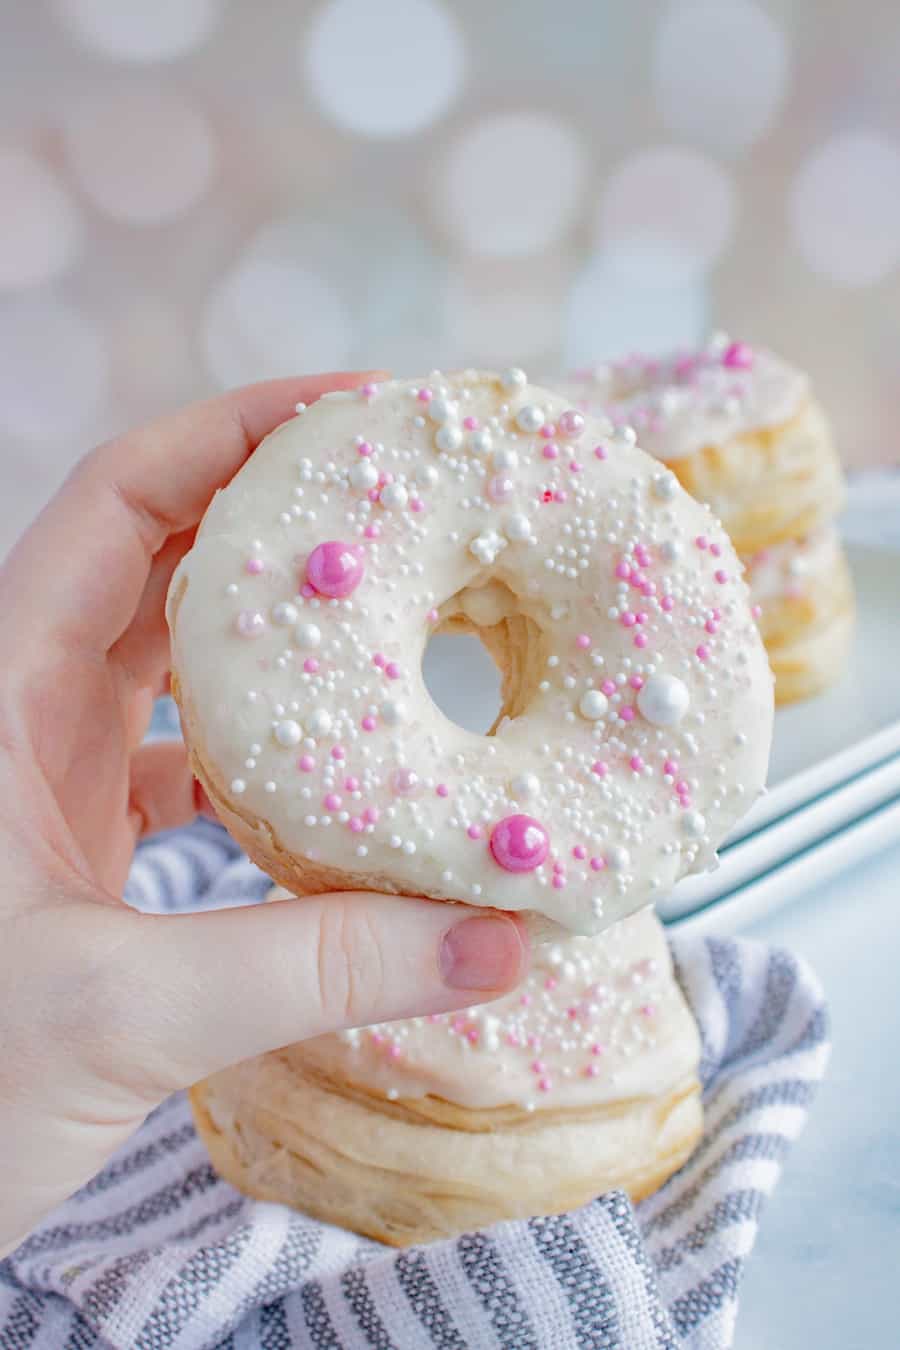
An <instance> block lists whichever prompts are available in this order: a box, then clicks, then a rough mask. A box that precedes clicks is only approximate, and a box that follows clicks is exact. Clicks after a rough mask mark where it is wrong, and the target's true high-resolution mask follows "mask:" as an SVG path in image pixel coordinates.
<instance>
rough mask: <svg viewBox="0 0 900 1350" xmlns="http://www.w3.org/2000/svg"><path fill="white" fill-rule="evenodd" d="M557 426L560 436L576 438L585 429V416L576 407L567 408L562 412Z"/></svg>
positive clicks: (570, 438)
mask: <svg viewBox="0 0 900 1350" xmlns="http://www.w3.org/2000/svg"><path fill="white" fill-rule="evenodd" d="M556 426H557V429H558V431H559V434H560V436H565V437H567V438H568V439H569V440H574V439H575V438H576V436H580V435H581V433H582V432H583V431H584V418H583V417H582V415H581V413H580V412H577V411H576V410H575V409H574V408H567V409H566V411H565V412H564V413H560V415H559V421H558V422H557V424H556Z"/></svg>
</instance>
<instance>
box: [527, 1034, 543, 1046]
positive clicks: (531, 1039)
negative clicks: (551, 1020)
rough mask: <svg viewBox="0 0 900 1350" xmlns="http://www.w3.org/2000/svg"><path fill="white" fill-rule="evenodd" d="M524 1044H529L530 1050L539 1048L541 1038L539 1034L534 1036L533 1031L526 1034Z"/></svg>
mask: <svg viewBox="0 0 900 1350" xmlns="http://www.w3.org/2000/svg"><path fill="white" fill-rule="evenodd" d="M525 1044H526V1045H527V1046H529V1047H530V1048H531V1049H532V1050H540V1048H541V1038H540V1036H535V1034H534V1032H532V1033H531V1034H530V1035H528V1036H526V1038H525Z"/></svg>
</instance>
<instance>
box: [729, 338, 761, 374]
mask: <svg viewBox="0 0 900 1350" xmlns="http://www.w3.org/2000/svg"><path fill="white" fill-rule="evenodd" d="M753 359H754V358H753V348H752V347H751V346H749V345H748V344H747V343H746V342H732V344H731V346H730V347H729V348H728V350H727V351H726V352H725V355H724V356H723V357H722V365H723V366H726V367H727V368H728V370H752V369H753Z"/></svg>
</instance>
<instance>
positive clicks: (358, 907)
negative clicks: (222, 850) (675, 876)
mask: <svg viewBox="0 0 900 1350" xmlns="http://www.w3.org/2000/svg"><path fill="white" fill-rule="evenodd" d="M364 378H365V377H364V376H353V375H337V376H321V377H316V378H310V379H297V380H279V381H273V382H270V383H267V384H261V385H256V386H253V387H250V388H247V389H244V390H240V391H238V392H236V393H234V394H229V395H226V396H225V397H223V398H220V399H216V400H214V401H212V402H209V403H205V404H200V405H198V406H196V407H193V408H189V409H187V410H186V411H184V412H181V413H179V414H177V415H176V416H174V417H172V418H170V419H168V420H166V421H161V422H159V423H155V424H153V425H151V426H150V427H148V428H146V429H144V430H142V431H139V432H134V433H132V434H129V435H127V436H124V437H122V438H121V439H120V440H117V441H114V442H112V443H110V444H107V445H104V446H102V447H101V448H100V449H98V450H96V451H95V452H94V453H93V454H91V455H89V456H88V457H87V458H86V459H85V460H83V461H82V462H81V464H80V465H79V466H78V467H77V468H76V469H75V471H74V473H73V474H72V476H71V477H70V478H69V480H68V482H67V483H66V484H65V486H64V487H63V489H62V490H61V492H60V493H59V494H58V495H57V497H56V498H55V499H54V500H53V501H52V502H51V503H50V505H49V506H48V507H47V509H46V510H45V511H44V512H43V514H42V515H41V516H40V518H39V519H38V521H37V522H36V523H35V524H34V525H33V526H32V528H31V529H30V530H29V531H28V532H27V533H26V534H25V535H24V537H23V538H22V540H21V541H20V543H19V544H18V546H17V547H16V549H15V550H14V551H13V553H12V554H11V555H10V557H9V558H8V560H7V561H6V563H5V564H4V565H3V567H2V569H0V624H2V626H0V668H2V670H3V681H2V690H0V857H2V858H3V860H4V875H3V877H2V883H3V884H2V888H0V1156H2V1158H3V1167H2V1169H0V1256H2V1255H3V1254H4V1251H9V1250H10V1249H11V1247H12V1246H13V1245H15V1244H16V1243H17V1242H18V1241H20V1240H21V1239H22V1237H24V1235H25V1233H26V1232H27V1231H28V1230H29V1229H30V1228H31V1227H32V1226H33V1225H34V1224H35V1223H36V1222H37V1220H38V1219H40V1218H41V1217H42V1216H43V1215H44V1214H45V1213H46V1212H47V1211H49V1210H50V1209H52V1208H53V1207H54V1206H55V1205H57V1204H59V1203H60V1202H61V1201H62V1200H63V1199H65V1197H66V1196H68V1195H70V1194H71V1193H72V1192H73V1191H74V1190H76V1189H77V1188H78V1187H79V1186H80V1185H82V1184H83V1183H84V1182H85V1181H87V1180H88V1179H89V1178H90V1177H91V1176H92V1175H93V1174H94V1173H95V1172H96V1171H98V1170H99V1168H100V1167H101V1166H102V1164H103V1163H104V1161H105V1160H106V1158H107V1157H108V1156H109V1155H110V1154H111V1153H112V1152H113V1151H114V1150H115V1149H116V1148H117V1147H118V1146H119V1145H120V1144H121V1143H122V1142H123V1141H124V1140H125V1139H126V1138H127V1136H128V1135H129V1134H130V1133H131V1132H132V1131H133V1130H134V1129H135V1127H136V1126H137V1125H138V1124H139V1123H140V1122H141V1120H142V1119H143V1118H144V1117H145V1116H146V1115H147V1113H148V1111H149V1110H151V1109H152V1108H153V1107H154V1106H155V1105H157V1104H158V1103H159V1102H160V1101H161V1100H162V1099H163V1098H164V1097H166V1096H167V1095H168V1094H169V1093H171V1092H173V1091H175V1090H176V1089H178V1088H181V1087H185V1086H187V1085H188V1084H190V1083H192V1082H195V1081H196V1080H197V1079H199V1078H201V1077H203V1076H205V1075H206V1074H208V1073H212V1072H214V1071H216V1070H217V1069H220V1068H223V1067H224V1066H225V1065H227V1064H231V1063H234V1062H236V1061H238V1060H241V1059H245V1058H247V1057H248V1056H250V1055H255V1054H259V1053H262V1052H263V1051H266V1050H271V1049H274V1048H276V1047H277V1046H280V1045H285V1044H289V1043H290V1042H292V1041H297V1040H302V1039H304V1038H305V1037H308V1036H313V1035H317V1034H319V1033H321V1032H325V1031H330V1030H334V1029H336V1028H338V1027H342V1026H352V1025H360V1024H364V1023H367V1022H374V1021H382V1020H388V1019H390V1018H397V1017H405V1016H411V1015H413V1014H417V1013H426V1012H432V1011H444V1010H448V1009H451V1008H456V1007H461V1006H465V1005H466V1004H467V1003H473V1002H481V1001H485V1000H487V999H489V998H494V997H496V996H497V995H499V994H500V993H502V992H504V991H505V990H506V989H507V988H509V987H511V986H513V985H514V984H516V983H517V981H518V980H519V979H521V977H522V975H523V973H524V968H525V964H526V960H527V955H526V949H527V943H526V940H525V937H524V934H523V932H522V930H521V929H520V927H519V926H518V924H517V923H516V922H515V921H514V920H513V919H511V918H509V917H508V916H505V915H500V914H485V913H484V911H473V910H468V909H466V908H465V907H462V906H455V907H450V906H448V905H443V904H439V903H434V902H429V901H425V900H412V899H403V898H398V897H396V896H395V897H389V896H381V895H371V894H340V895H329V896H321V897H314V898H310V899H306V900H302V901H296V902H293V903H291V902H285V903H283V904H275V905H265V906H260V907H247V908H244V909H235V910H226V911H221V912H219V913H207V914H196V915H183V916H166V917H163V916H156V915H141V914H138V913H136V912H134V911H133V910H130V909H128V908H127V907H126V906H125V905H124V904H123V903H122V898H121V897H122V888H123V885H124V883H125V879H126V876H127V873H128V868H129V864H130V862H131V858H132V853H133V850H134V846H135V843H136V841H137V840H138V839H139V838H140V837H141V836H142V835H146V834H149V833H152V832H154V831H157V830H161V829H166V828H169V827H172V826H176V825H180V824H183V823H184V822H186V821H188V820H190V819H191V818H192V817H193V816H194V815H195V814H196V812H197V809H198V806H200V805H201V804H202V803H201V802H200V799H199V795H198V793H199V789H198V788H197V786H196V784H195V783H194V780H193V779H192V777H191V773H190V770H189V768H188V763H187V759H186V756H185V752H184V749H183V747H182V746H181V745H175V744H166V745H154V746H145V747H143V748H142V747H141V742H142V739H143V737H144V733H145V731H146V729H147V725H148V722H149V718H150V714H151V710H152V705H153V700H154V697H155V696H156V695H157V694H158V693H159V692H161V690H162V689H164V688H165V685H166V681H167V678H168V675H167V672H168V660H169V643H168V633H167V630H166V624H165V618H164V613H163V607H164V602H165V596H166V590H167V587H168V584H169V579H170V577H171V575H172V572H173V570H174V568H175V566H176V565H177V563H178V561H179V559H180V558H181V557H182V555H183V554H184V553H185V551H186V550H187V549H188V548H189V547H190V545H191V540H192V537H193V532H194V530H195V528H196V526H197V523H198V521H199V520H200V517H201V515H202V514H203V511H204V509H205V508H206V506H207V503H208V502H209V500H210V498H211V497H212V495H213V493H214V491H215V490H216V489H217V488H219V487H221V486H222V485H223V484H225V483H226V482H227V481H228V480H229V479H230V478H231V477H232V475H233V474H234V473H235V472H236V471H237V470H238V469H239V468H240V466H241V464H242V463H243V462H244V460H245V459H246V458H247V456H248V455H250V454H251V453H252V452H253V450H254V449H255V447H256V446H257V444H258V443H259V441H260V440H261V439H262V437H263V436H264V435H266V433H267V432H269V431H270V430H272V429H273V428H274V427H275V426H277V425H278V423H279V422H281V421H283V420H284V419H285V418H287V417H289V416H290V415H291V414H292V412H293V410H294V405H295V404H296V403H297V402H298V401H299V400H301V399H302V400H303V401H304V402H307V403H308V402H310V401H311V400H313V399H315V398H316V397H318V396H319V395H321V394H322V393H324V392H326V391H328V390H329V389H339V388H348V387H353V386H354V385H355V384H356V383H358V382H359V381H360V380H362V379H364Z"/></svg>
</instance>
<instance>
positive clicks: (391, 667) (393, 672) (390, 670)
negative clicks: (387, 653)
mask: <svg viewBox="0 0 900 1350" xmlns="http://www.w3.org/2000/svg"><path fill="white" fill-rule="evenodd" d="M384 673H385V675H386V676H387V677H388V679H389V680H399V678H400V667H399V666H398V665H397V662H396V661H388V663H387V665H386V666H385V668H384Z"/></svg>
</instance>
